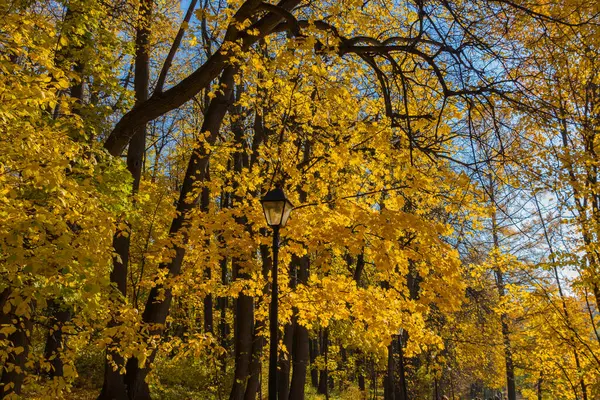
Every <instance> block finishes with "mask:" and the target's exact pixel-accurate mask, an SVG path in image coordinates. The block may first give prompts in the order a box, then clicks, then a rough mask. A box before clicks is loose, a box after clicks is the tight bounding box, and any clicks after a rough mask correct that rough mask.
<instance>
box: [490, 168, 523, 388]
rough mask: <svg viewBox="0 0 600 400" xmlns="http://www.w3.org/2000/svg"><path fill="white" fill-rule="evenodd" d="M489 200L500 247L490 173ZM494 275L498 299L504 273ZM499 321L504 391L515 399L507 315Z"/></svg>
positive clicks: (501, 316)
mask: <svg viewBox="0 0 600 400" xmlns="http://www.w3.org/2000/svg"><path fill="white" fill-rule="evenodd" d="M489 193H490V202H491V203H492V206H493V207H494V211H493V212H492V239H493V243H494V248H495V249H499V248H500V239H499V237H498V223H497V220H496V201H495V199H494V183H493V182H492V178H491V175H490V187H489ZM494 273H495V275H496V288H497V290H498V295H499V296H500V299H502V298H503V297H504V295H505V287H504V275H503V273H502V270H501V269H500V268H496V269H495V270H494ZM500 323H501V325H502V339H503V343H504V360H505V365H506V392H507V396H508V400H516V399H517V390H516V386H515V370H514V364H513V359H512V349H511V343H510V330H509V327H508V315H506V313H504V312H502V313H501V314H500Z"/></svg>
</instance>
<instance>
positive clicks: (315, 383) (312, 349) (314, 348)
mask: <svg viewBox="0 0 600 400" xmlns="http://www.w3.org/2000/svg"><path fill="white" fill-rule="evenodd" d="M308 351H309V357H310V383H311V385H312V387H313V388H315V389H317V388H318V387H319V370H318V369H317V367H316V365H315V360H316V359H317V357H318V356H319V341H318V340H317V339H309V340H308Z"/></svg>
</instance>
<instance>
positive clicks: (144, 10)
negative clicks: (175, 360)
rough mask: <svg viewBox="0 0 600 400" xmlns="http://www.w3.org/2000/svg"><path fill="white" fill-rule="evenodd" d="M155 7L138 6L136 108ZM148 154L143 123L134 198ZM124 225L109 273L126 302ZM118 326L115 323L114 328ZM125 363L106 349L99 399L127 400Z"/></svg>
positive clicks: (133, 151) (132, 159) (144, 90)
mask: <svg viewBox="0 0 600 400" xmlns="http://www.w3.org/2000/svg"><path fill="white" fill-rule="evenodd" d="M152 5H153V1H152V0H142V1H141V2H140V6H139V25H138V27H137V34H136V40H135V48H136V49H135V76H134V91H135V104H136V106H139V105H140V104H142V103H144V102H145V101H147V100H148V86H149V83H150V18H151V15H152ZM145 152H146V124H141V125H139V126H137V127H136V128H135V129H134V130H133V131H132V135H131V141H130V143H129V148H128V149H127V169H128V170H129V172H130V173H131V176H132V177H133V185H132V195H133V196H135V195H136V194H137V193H138V191H139V188H140V182H141V179H142V166H143V163H144V155H145ZM125 224H126V226H127V229H126V230H125V231H123V230H120V229H117V231H116V232H115V235H114V237H113V247H114V249H115V253H116V254H117V256H116V257H114V259H113V270H112V271H111V274H110V280H111V282H112V283H114V284H115V285H116V287H117V289H118V290H119V292H120V293H119V294H120V295H122V298H123V299H124V298H125V297H126V295H127V269H128V267H129V247H130V243H131V239H130V233H131V232H130V225H129V223H127V222H125ZM127 231H129V232H127ZM115 323H116V322H114V321H112V322H111V325H113V326H114V324H115ZM110 360H112V362H113V363H115V364H116V367H117V368H113V366H112V365H111V362H110ZM123 363H124V360H123V357H121V355H120V354H119V353H118V352H117V351H111V350H110V349H108V350H107V357H106V360H105V363H104V382H103V385H102V391H101V392H100V395H99V396H98V400H112V399H117V400H124V399H125V398H126V390H127V388H126V386H125V384H124V378H125V377H124V376H122V375H121V373H120V371H119V369H120V368H119V367H120V366H122V365H123Z"/></svg>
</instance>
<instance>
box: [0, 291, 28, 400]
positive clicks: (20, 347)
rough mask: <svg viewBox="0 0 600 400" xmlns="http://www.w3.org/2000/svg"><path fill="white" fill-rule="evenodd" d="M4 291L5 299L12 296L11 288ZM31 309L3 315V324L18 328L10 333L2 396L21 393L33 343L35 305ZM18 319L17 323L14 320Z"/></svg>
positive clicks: (3, 372)
mask: <svg viewBox="0 0 600 400" xmlns="http://www.w3.org/2000/svg"><path fill="white" fill-rule="evenodd" d="M5 292H6V293H3V297H5V301H6V300H8V298H9V296H10V289H6V290H5ZM28 308H29V310H28V312H27V314H26V315H16V314H14V313H13V312H12V311H11V312H9V313H7V314H4V315H3V316H2V320H1V321H0V322H2V325H5V324H7V325H12V326H14V328H16V330H15V331H14V332H13V333H11V334H10V335H8V338H7V340H8V342H9V343H10V346H11V347H10V348H8V349H6V350H7V353H8V357H7V359H6V362H5V363H4V367H3V368H2V376H1V377H0V398H2V399H4V398H12V396H15V395H17V396H18V395H20V394H21V390H22V386H23V380H24V379H25V363H26V361H27V357H28V355H29V348H30V344H31V332H32V330H33V322H32V319H31V314H32V313H33V306H32V305H29V306H28ZM14 320H16V323H14V322H13V321H14Z"/></svg>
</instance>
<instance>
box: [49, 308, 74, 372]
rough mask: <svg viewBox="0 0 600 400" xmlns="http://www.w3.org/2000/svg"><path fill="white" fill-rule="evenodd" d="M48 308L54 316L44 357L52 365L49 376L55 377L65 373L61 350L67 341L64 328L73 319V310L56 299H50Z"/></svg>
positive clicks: (51, 319)
mask: <svg viewBox="0 0 600 400" xmlns="http://www.w3.org/2000/svg"><path fill="white" fill-rule="evenodd" d="M48 308H49V309H50V311H51V312H52V317H51V318H50V330H49V332H48V336H47V337H46V346H45V347H44V358H45V359H46V360H47V361H48V362H49V363H50V366H51V369H50V371H49V373H48V376H49V377H50V378H54V377H58V376H63V374H64V369H63V367H64V363H63V360H62V357H61V352H62V351H63V349H64V346H66V343H65V340H64V337H63V331H62V330H63V327H64V326H65V324H66V323H68V322H69V321H70V320H71V310H70V309H68V308H66V306H64V305H61V304H60V303H57V302H55V301H49V302H48Z"/></svg>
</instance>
